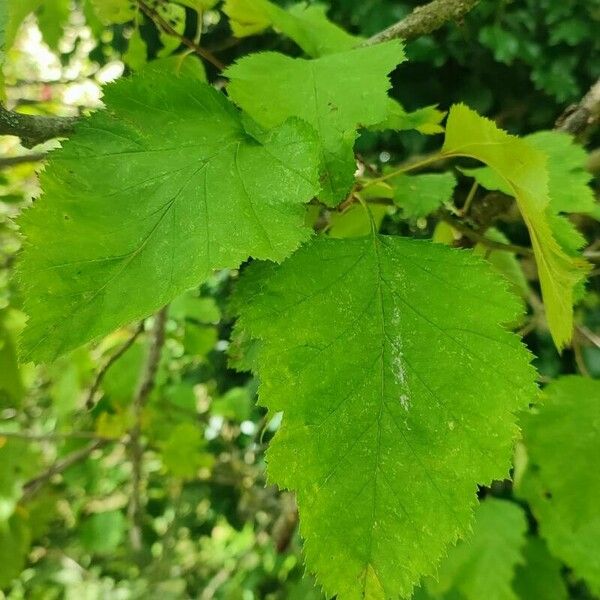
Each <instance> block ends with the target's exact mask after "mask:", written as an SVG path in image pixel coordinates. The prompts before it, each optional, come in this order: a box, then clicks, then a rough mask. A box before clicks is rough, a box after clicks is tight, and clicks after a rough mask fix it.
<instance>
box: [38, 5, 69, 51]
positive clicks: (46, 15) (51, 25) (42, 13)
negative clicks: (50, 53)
mask: <svg viewBox="0 0 600 600" xmlns="http://www.w3.org/2000/svg"><path fill="white" fill-rule="evenodd" d="M70 14H71V1H70V0H43V1H42V2H40V3H39V9H38V11H37V20H38V25H39V27H40V31H41V32H42V36H43V38H44V41H45V42H46V44H48V46H50V49H51V50H54V51H55V52H56V51H58V44H59V42H60V40H61V39H62V37H63V34H64V28H65V26H66V25H67V23H68V22H69V16H70Z"/></svg>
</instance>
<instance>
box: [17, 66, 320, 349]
mask: <svg viewBox="0 0 600 600" xmlns="http://www.w3.org/2000/svg"><path fill="white" fill-rule="evenodd" d="M105 102H106V105H107V107H108V109H107V110H105V111H100V112H97V113H95V114H94V115H93V116H92V117H90V118H89V119H86V120H84V121H83V122H82V123H81V124H80V125H79V127H78V129H77V131H76V133H75V134H74V136H73V137H72V139H71V140H69V141H68V142H66V143H65V144H64V147H63V149H61V150H59V151H57V152H54V153H53V154H52V157H51V159H50V162H49V165H48V167H47V169H46V171H45V172H44V173H43V174H42V176H41V184H42V188H43V190H44V195H43V196H42V198H40V199H39V200H38V201H37V202H36V203H35V205H34V206H33V208H31V209H30V210H27V211H25V213H24V214H23V215H22V216H21V218H20V226H21V230H22V233H23V235H24V237H25V243H24V249H23V252H22V256H21V260H20V263H19V266H18V272H19V275H20V280H21V283H22V286H23V288H24V291H25V296H26V299H25V310H26V312H27V313H28V315H29V322H28V326H27V328H26V329H25V332H24V334H23V337H22V346H23V354H24V356H25V357H29V358H35V359H37V360H49V359H53V358H56V357H57V356H58V355H60V354H62V353H64V352H66V351H67V350H69V349H71V348H74V347H76V346H79V345H81V344H83V343H85V342H88V341H91V340H94V339H96V338H98V337H100V336H102V335H105V334H107V333H109V332H110V331H112V330H114V329H116V328H117V327H119V326H120V325H123V324H125V323H128V322H131V321H133V320H134V319H139V318H141V317H144V316H146V315H148V314H150V313H151V312H152V311H154V310H157V309H158V308H159V307H160V306H163V305H164V304H166V303H168V302H169V301H170V300H172V299H173V298H174V297H175V296H177V295H178V294H180V293H182V292H183V291H185V290H187V289H188V288H190V287H192V286H194V285H197V284H198V283H199V282H201V281H202V280H203V279H205V278H206V277H207V276H208V275H209V274H210V273H211V271H212V270H213V269H218V268H224V267H237V266H238V265H239V264H240V263H241V262H243V261H244V260H246V259H247V258H248V257H250V256H253V257H256V258H266V259H271V260H276V261H279V260H282V259H283V258H285V257H286V256H287V255H288V254H290V253H291V252H293V251H294V249H295V248H296V247H297V246H298V245H299V244H300V242H302V241H304V240H306V239H307V238H308V237H309V236H310V230H309V229H308V228H306V227H305V226H304V223H303V213H304V210H303V208H302V205H303V204H304V203H305V202H307V201H308V200H309V199H310V198H311V197H313V196H314V194H315V193H316V192H317V190H318V183H317V164H318V148H317V146H316V142H315V138H314V133H313V132H312V130H310V128H309V127H308V126H307V125H306V124H304V123H301V122H299V121H297V120H292V121H289V122H286V123H283V124H282V125H281V126H280V127H278V128H277V129H276V130H274V131H272V132H270V133H263V132H262V131H260V130H259V129H258V128H257V127H255V126H254V127H253V133H252V134H250V133H248V131H246V129H245V128H244V125H245V124H246V123H247V120H246V121H244V119H243V118H242V116H241V115H240V114H239V113H238V111H237V110H236V109H235V107H234V106H233V105H232V104H230V103H229V102H228V101H227V99H226V98H225V97H224V96H223V95H222V94H220V93H219V92H217V91H215V90H214V89H212V88H211V87H209V86H207V85H205V84H203V83H202V82H200V81H199V80H198V79H197V78H195V77H191V78H190V77H186V76H181V77H175V76H169V75H167V74H160V73H157V72H153V73H151V74H150V75H148V76H146V75H144V74H139V75H138V76H136V77H133V78H131V79H129V80H122V81H120V82H118V83H117V84H115V85H113V86H111V87H109V88H108V89H107V91H106V96H105ZM232 215H235V218H232ZM65 319H68V321H67V322H65Z"/></svg>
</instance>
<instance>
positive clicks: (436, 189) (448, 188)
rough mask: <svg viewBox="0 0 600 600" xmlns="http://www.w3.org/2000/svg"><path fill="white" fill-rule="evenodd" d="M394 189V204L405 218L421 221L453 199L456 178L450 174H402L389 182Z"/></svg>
mask: <svg viewBox="0 0 600 600" xmlns="http://www.w3.org/2000/svg"><path fill="white" fill-rule="evenodd" d="M387 181H388V183H389V184H390V185H391V186H392V187H393V188H394V202H395V204H396V205H397V206H399V207H400V208H401V209H402V213H403V215H404V217H406V218H408V219H419V218H421V217H426V216H428V215H430V214H431V213H432V212H435V211H436V210H437V209H438V208H439V207H440V206H442V204H444V203H445V202H449V201H450V200H451V199H452V194H453V193H454V188H455V187H456V177H454V175H453V174H452V173H450V172H445V173H424V174H422V175H406V174H404V173H401V174H399V175H396V176H395V177H391V178H390V179H388V180H387Z"/></svg>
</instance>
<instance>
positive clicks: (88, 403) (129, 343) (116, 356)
mask: <svg viewBox="0 0 600 600" xmlns="http://www.w3.org/2000/svg"><path fill="white" fill-rule="evenodd" d="M143 331H144V321H141V322H140V323H139V324H138V326H137V327H136V330H135V331H134V333H133V335H132V336H131V337H130V338H129V339H128V340H127V341H126V342H125V343H124V344H123V345H122V346H121V347H120V348H119V349H118V350H117V351H116V352H115V353H114V354H113V355H112V356H111V357H110V358H109V359H108V360H107V361H106V362H105V363H104V365H103V366H102V368H101V369H100V370H99V371H98V373H97V375H96V379H94V383H92V386H91V387H90V391H89V392H88V396H87V400H86V402H85V405H86V407H87V408H88V410H89V409H91V408H93V407H94V397H95V396H96V393H97V392H98V390H99V389H100V385H101V384H102V381H103V380H104V377H105V376H106V373H107V372H108V370H109V369H110V368H111V367H112V365H114V364H115V363H116V362H117V361H118V360H119V359H120V358H121V357H122V356H123V354H125V352H127V350H129V348H131V346H133V344H134V342H135V340H137V339H138V337H139V336H140V334H141V333H142V332H143Z"/></svg>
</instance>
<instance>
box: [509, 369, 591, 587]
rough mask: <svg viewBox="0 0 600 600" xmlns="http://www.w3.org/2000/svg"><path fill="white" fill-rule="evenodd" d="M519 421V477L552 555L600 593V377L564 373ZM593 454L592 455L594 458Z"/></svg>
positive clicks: (524, 496) (524, 495)
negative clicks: (522, 462)
mask: <svg viewBox="0 0 600 600" xmlns="http://www.w3.org/2000/svg"><path fill="white" fill-rule="evenodd" d="M544 398H545V401H544V403H543V404H542V405H541V406H540V407H539V408H538V409H536V410H535V411H533V412H531V413H530V414H528V415H526V416H525V418H524V419H523V440H524V444H525V448H526V451H527V457H528V463H527V467H526V470H525V473H524V474H520V475H519V477H518V478H516V479H517V481H518V482H519V485H518V487H517V493H518V494H519V495H520V496H521V497H523V498H524V499H526V500H527V501H528V502H529V504H530V505H531V509H532V511H533V514H534V515H535V517H536V519H537V520H538V521H539V527H540V534H541V536H542V537H543V538H544V539H545V540H546V542H547V543H548V547H549V548H550V551H551V552H552V554H553V555H554V556H556V557H557V558H560V559H561V560H562V561H564V562H565V563H566V564H567V565H568V566H569V567H571V568H572V569H573V570H574V571H575V573H576V574H577V575H578V576H579V577H581V578H583V579H585V581H586V582H587V584H588V585H589V587H590V588H591V590H592V591H593V592H594V593H595V594H600V503H599V502H598V498H600V479H599V478H598V477H596V476H590V469H592V470H593V469H594V465H592V464H591V463H590V460H594V458H595V457H598V456H600V381H594V380H591V379H588V378H584V377H577V376H570V377H563V378H561V379H558V380H557V381H555V382H553V383H551V384H550V385H549V386H548V387H547V388H546V389H545V390H544ZM592 457H594V458H592Z"/></svg>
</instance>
